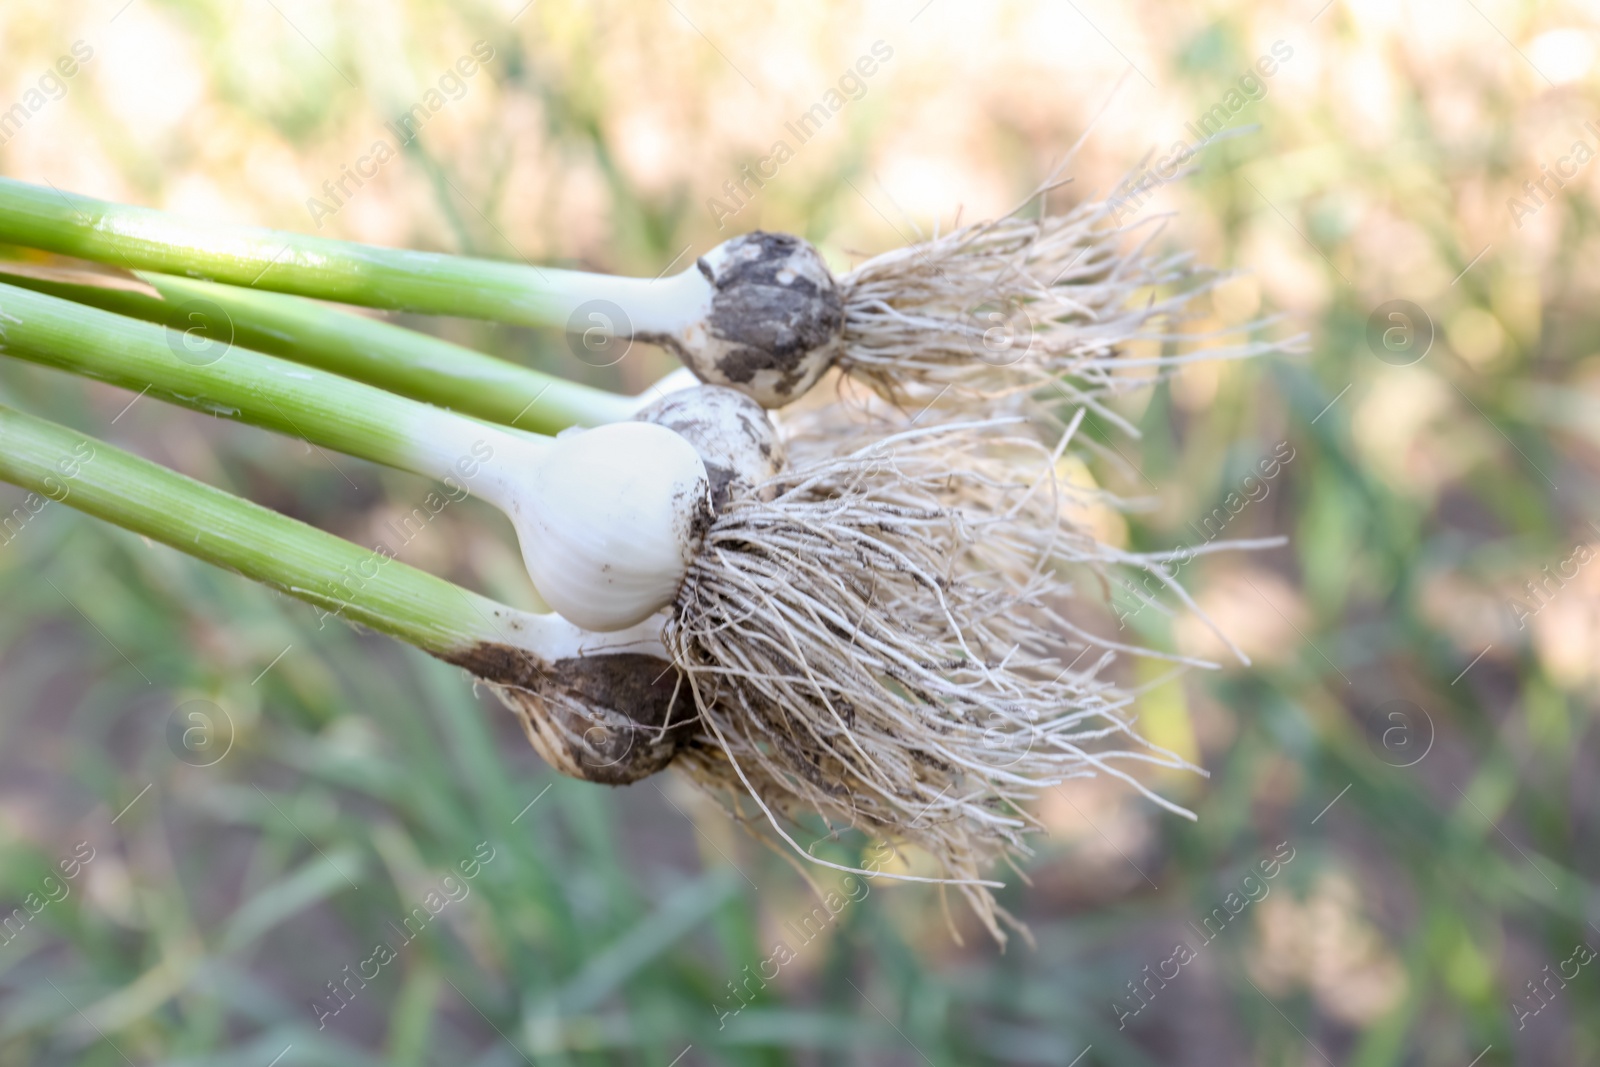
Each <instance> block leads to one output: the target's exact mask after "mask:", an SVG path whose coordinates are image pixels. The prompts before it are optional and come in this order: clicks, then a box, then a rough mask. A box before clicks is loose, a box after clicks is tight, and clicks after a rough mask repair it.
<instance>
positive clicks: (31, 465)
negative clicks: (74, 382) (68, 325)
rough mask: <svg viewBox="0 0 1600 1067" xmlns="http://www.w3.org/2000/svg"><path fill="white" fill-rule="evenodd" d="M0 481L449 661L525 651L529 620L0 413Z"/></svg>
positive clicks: (100, 446)
mask: <svg viewBox="0 0 1600 1067" xmlns="http://www.w3.org/2000/svg"><path fill="white" fill-rule="evenodd" d="M0 481H6V482H10V483H12V484H14V485H18V486H21V487H22V488H24V489H29V490H32V491H33V492H35V493H37V494H39V495H40V496H42V497H45V498H48V499H50V500H53V501H56V502H57V503H62V504H66V505H67V506H69V507H72V508H76V509H77V510H79V511H82V512H84V513H86V514H88V515H93V516H95V517H96V518H100V519H104V520H106V521H108V522H111V523H114V524H116V525H118V526H121V527H123V528H124V529H128V530H132V531H134V532H135V533H138V534H143V535H144V536H145V537H148V538H150V539H151V540H153V541H160V542H162V543H163V544H167V545H171V546H172V547H173V548H176V549H178V550H179V551H181V552H186V553H188V554H189V555H191V556H194V557H196V558H197V559H202V560H205V561H206V562H208V563H214V564H216V565H217V566H219V567H225V568H227V569H229V570H231V571H235V572H237V573H239V574H242V575H244V576H245V577H246V578H250V579H252V580H254V581H257V582H261V583H262V584H264V585H268V586H271V587H272V588H274V589H276V590H278V591H279V592H282V593H286V594H288V595H289V596H292V597H296V598H298V599H300V600H303V601H305V602H306V603H308V604H312V605H315V606H316V607H318V608H320V609H321V611H322V613H323V614H322V617H323V618H324V620H325V619H326V618H328V617H330V616H336V617H341V618H344V619H345V620H347V621H349V622H354V623H360V624H361V625H363V626H367V627H370V628H372V629H374V630H379V631H381V632H383V633H386V634H391V635H393V636H394V637H398V638H400V639H401V640H402V641H406V642H408V643H410V644H413V645H416V646H417V647H418V648H421V649H424V650H426V651H428V652H431V653H433V654H435V655H438V656H441V657H443V658H446V659H452V658H454V659H460V658H462V656H463V655H464V654H466V653H468V652H469V651H470V650H471V649H473V648H474V647H475V646H478V645H480V644H482V643H485V642H489V643H521V642H516V641H515V639H514V638H513V639H512V641H510V642H508V638H507V635H508V634H512V635H516V634H525V633H528V632H530V631H533V630H537V628H538V626H539V617H538V616H529V615H527V614H526V613H524V612H519V611H517V610H515V609H513V608H509V607H506V606H505V605H503V604H498V603H496V602H495V601H493V600H489V599H487V598H486V597H482V596H479V595H478V594H476V593H472V592H468V591H467V590H465V589H462V588H460V587H459V586H456V585H452V584H451V583H450V582H447V581H445V580H444V579H442V578H436V577H434V576H433V575H431V574H427V573H426V572H424V571H419V570H417V569H415V568H414V567H408V566H407V565H406V564H404V563H401V562H399V561H398V560H395V559H392V558H389V557H388V556H386V555H384V554H383V553H381V552H379V551H375V550H369V549H365V548H362V547H360V546H359V545H355V544H351V543H350V542H349V541H345V540H343V539H342V538H339V537H335V536H334V535H332V534H329V533H324V532H322V531H321V530H317V529H314V528H312V527H310V526H307V525H305V524H304V523H301V522H297V521H296V520H294V519H291V518H288V517H286V516H283V515H279V514H278V513H277V512H275V511H271V510H269V509H267V508H264V507H261V506H259V505H257V504H252V503H250V502H249V501H246V500H241V499H239V498H238V497H235V496H232V495H230V494H228V493H225V492H223V491H222V490H220V489H215V488H213V487H211V486H208V485H204V484H202V483H200V482H196V481H194V480H193V479H191V478H187V477H185V476H183V475H181V474H178V473H177V472H175V471H170V470H167V469H166V468H164V467H161V466H158V465H157V464H154V463H151V462H150V461H149V460H145V459H140V458H139V457H137V456H133V455H130V454H129V453H127V452H124V451H122V450H121V449H118V448H115V447H113V446H111V445H108V444H106V443H105V442H103V441H99V440H96V439H95V438H92V437H87V436H85V435H84V434H81V433H78V432H77V431H75V430H70V429H68V428H66V427H64V426H58V425H56V424H55V423H51V422H46V421H45V420H43V419H38V418H34V417H33V416H30V415H25V414H23V413H21V412H18V411H14V410H12V409H10V408H6V407H0Z"/></svg>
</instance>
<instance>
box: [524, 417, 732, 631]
mask: <svg viewBox="0 0 1600 1067" xmlns="http://www.w3.org/2000/svg"><path fill="white" fill-rule="evenodd" d="M502 477H503V478H504V479H505V482H504V484H505V487H506V491H504V492H503V493H500V494H497V495H499V496H500V497H501V499H500V500H499V501H498V503H499V504H500V506H501V508H502V510H504V511H505V512H506V513H507V515H509V516H510V518H511V520H512V523H513V524H514V525H515V526H516V528H517V536H518V539H519V540H520V541H521V542H522V556H523V559H524V561H525V562H526V563H527V567H528V574H529V576H530V577H531V578H532V579H533V584H534V586H535V587H536V588H537V589H538V590H539V595H540V596H541V597H543V598H544V600H545V602H546V603H548V604H549V605H550V607H552V608H553V609H555V611H556V612H557V613H558V614H560V615H561V617H562V618H564V619H566V620H568V621H569V622H571V623H573V624H575V625H577V626H580V627H582V628H583V629H585V630H593V631H598V632H607V631H613V630H621V629H623V628H625V627H628V626H632V625H634V624H635V623H639V622H642V621H643V620H645V619H647V618H649V617H650V616H651V615H653V614H655V613H656V612H658V611H660V610H661V609H662V608H664V607H666V606H667V605H668V604H670V603H671V602H672V599H673V597H674V596H676V595H677V592H678V587H679V586H680V585H682V584H683V578H684V575H685V574H686V573H687V572H688V567H689V562H690V560H691V559H692V558H693V556H694V552H695V550H696V547H697V546H698V543H699V538H700V534H701V533H702V532H703V528H704V525H705V524H706V523H708V522H709V521H710V510H709V504H708V499H709V497H708V488H709V481H708V479H707V476H706V468H705V464H704V463H702V462H701V460H700V456H699V454H698V453H697V452H696V451H695V449H694V446H693V445H691V444H690V443H689V442H688V441H686V440H684V439H683V438H682V437H680V436H679V435H678V434H676V433H673V432H672V431H671V430H669V429H667V428H666V427H664V426H657V425H654V424H652V423H647V422H623V423H615V424H612V425H609V426H597V427H595V428H593V429H589V430H584V431H582V432H579V433H571V434H563V435H562V436H561V437H559V438H557V439H555V440H554V441H551V442H549V443H548V444H547V445H545V446H544V447H542V448H540V449H538V450H537V452H536V453H534V454H533V455H532V456H531V461H529V462H527V463H526V464H525V466H524V467H523V469H522V470H520V471H516V472H514V473H513V472H510V471H505V472H503V474H502Z"/></svg>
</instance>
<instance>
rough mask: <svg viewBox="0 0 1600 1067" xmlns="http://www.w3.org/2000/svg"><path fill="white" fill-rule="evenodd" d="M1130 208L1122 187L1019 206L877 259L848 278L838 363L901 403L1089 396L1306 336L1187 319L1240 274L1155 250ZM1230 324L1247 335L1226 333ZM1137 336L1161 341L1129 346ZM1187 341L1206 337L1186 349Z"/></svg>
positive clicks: (1081, 399) (1088, 399) (1071, 402)
mask: <svg viewBox="0 0 1600 1067" xmlns="http://www.w3.org/2000/svg"><path fill="white" fill-rule="evenodd" d="M1031 199H1032V198H1031V197H1030V201H1031ZM1019 210H1020V209H1019ZM1118 210H1119V202H1118V201H1116V200H1115V199H1113V200H1107V201H1088V202H1085V203H1082V204H1080V205H1078V206H1077V207H1076V208H1075V209H1073V210H1072V211H1070V212H1068V213H1067V214H1064V215H1053V216H1047V217H1044V218H1037V219H1036V218H1021V217H1018V216H1017V215H1016V214H1012V215H1010V216H1007V217H1005V218H1001V219H998V220H993V221H989V222H983V223H978V224H975V225H971V226H966V227H963V228H961V229H958V230H955V231H953V232H951V233H948V234H945V235H943V236H940V237H935V238H934V239H933V240H931V241H926V242H923V243H921V244H917V245H912V246H910V247H906V248H901V249H898V250H896V251H893V252H889V253H887V254H885V255H881V256H877V257H875V258H873V259H870V260H868V261H867V262H865V263H863V264H862V265H861V266H860V267H858V268H856V269H855V270H854V271H852V272H851V273H850V274H848V275H847V276H845V277H844V278H843V279H841V285H842V287H843V289H844V293H845V328H844V346H843V350H842V351H841V353H840V355H839V366H840V367H841V369H843V370H845V371H847V372H849V373H851V374H853V375H856V376H859V377H861V378H863V379H865V380H866V381H868V382H869V383H871V384H872V386H873V388H874V389H876V390H877V391H878V392H879V393H880V394H882V395H883V396H884V397H885V398H886V399H889V400H891V401H893V402H896V403H907V402H918V401H921V400H924V398H926V397H929V396H932V395H934V394H940V395H943V394H945V393H946V392H948V393H949V394H950V395H951V398H952V399H953V401H954V402H959V401H961V400H963V399H966V400H970V399H971V398H972V397H974V396H983V397H989V398H992V397H996V396H1007V395H1013V394H1016V393H1019V392H1021V393H1028V394H1036V395H1037V398H1038V399H1042V400H1044V401H1046V402H1059V403H1064V404H1066V405H1068V406H1076V405H1080V404H1084V403H1092V402H1093V401H1094V399H1095V398H1097V397H1100V396H1104V395H1108V394H1111V393H1115V392H1118V391H1119V390H1121V389H1124V388H1132V387H1136V386H1139V385H1144V384H1148V375H1149V374H1154V373H1159V372H1161V371H1162V370H1170V369H1171V368H1174V367H1176V366H1177V365H1178V364H1180V363H1182V362H1184V361H1185V360H1187V359H1198V358H1205V359H1229V358H1244V357H1247V356H1252V355H1257V354H1260V353H1264V352H1269V351H1273V350H1276V349H1282V348H1285V347H1287V346H1288V345H1291V344H1293V342H1283V343H1270V342H1253V341H1244V340H1237V335H1243V334H1246V333H1247V332H1248V331H1250V330H1252V329H1255V328H1256V327H1259V326H1262V325H1265V324H1264V323H1253V324H1251V325H1250V326H1246V327H1239V328H1237V329H1236V330H1234V331H1224V332H1223V333H1220V334H1216V335H1202V334H1191V333H1186V332H1185V329H1184V323H1185V322H1186V321H1187V320H1189V319H1192V318H1194V317H1195V312H1194V301H1195V298H1196V297H1197V296H1199V295H1200V294H1202V293H1204V292H1206V291H1208V290H1210V289H1211V288H1213V287H1215V286H1216V285H1217V284H1218V283H1219V282H1221V281H1224V280H1226V278H1227V277H1228V275H1226V274H1223V273H1220V272H1217V271H1211V270H1207V269H1204V268H1201V267H1198V266H1197V265H1195V264H1194V262H1193V261H1192V259H1191V258H1190V257H1189V256H1188V255H1187V254H1174V255H1168V254H1162V253H1159V252H1156V251H1154V250H1153V249H1152V247H1151V245H1152V243H1153V240H1154V237H1155V232H1156V231H1155V230H1153V229H1152V230H1151V231H1149V232H1148V233H1147V235H1146V236H1144V237H1143V238H1139V239H1135V238H1134V237H1133V236H1132V234H1133V231H1134V229H1135V227H1130V226H1122V225H1119V224H1118V222H1117V217H1118ZM1229 332H1232V333H1233V334H1235V335H1236V341H1235V343H1230V344H1221V343H1219V339H1220V338H1223V337H1225V336H1227V333H1229ZM1136 342H1137V343H1140V345H1141V347H1144V348H1148V349H1149V350H1150V352H1151V353H1152V354H1151V355H1150V356H1149V357H1142V356H1136V355H1132V354H1130V353H1129V352H1127V351H1126V348H1127V346H1129V345H1130V344H1131V343H1136ZM1201 346H1209V347H1204V349H1203V350H1200V349H1201ZM1186 348H1187V349H1195V351H1194V352H1192V353H1191V354H1189V355H1187V356H1186V355H1183V354H1173V352H1174V350H1182V349H1186ZM1130 370H1131V371H1134V372H1135V374H1134V375H1133V376H1115V377H1114V374H1115V373H1116V372H1117V371H1122V372H1127V371H1130ZM952 387H953V388H952Z"/></svg>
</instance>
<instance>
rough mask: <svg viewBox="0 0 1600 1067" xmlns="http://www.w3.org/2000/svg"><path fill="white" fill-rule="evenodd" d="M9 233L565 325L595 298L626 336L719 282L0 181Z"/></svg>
mask: <svg viewBox="0 0 1600 1067" xmlns="http://www.w3.org/2000/svg"><path fill="white" fill-rule="evenodd" d="M0 241H4V242H9V243H11V244H17V245H23V246H26V247H30V248H40V249H45V250H47V251H50V252H56V253H60V254H61V255H68V256H77V257H79V258H82V259H91V260H95V261H96V262H99V263H107V264H110V265H112V266H116V267H122V268H125V269H127V270H149V271H159V272H161V273H163V274H182V275H187V276H189V277H194V278H206V279H209V280H211V281H217V282H224V283H227V284H229V285H239V286H245V287H247V288H255V289H268V290H272V291H275V292H280V293H294V294H296V295H299V296H313V297H319V298H321V299H324V300H334V301H338V302H340V303H345V304H360V305H364V306H367V307H378V308H388V309H391V310H396V311H414V312H419V313H422V314H429V315H460V316H465V317H468V318H479V319H492V320H495V321H500V322H510V323H517V324H520V325H525V326H554V327H558V328H565V327H567V326H568V325H569V323H571V322H572V321H573V317H574V315H575V314H576V313H578V312H579V310H580V308H581V307H582V306H583V305H585V304H586V303H590V302H593V301H596V300H600V301H608V302H610V303H612V304H614V305H617V306H618V307H619V308H620V310H621V312H622V321H620V322H619V321H615V320H616V316H614V315H611V314H608V313H607V312H606V311H605V310H604V309H602V310H601V311H600V313H599V314H600V317H599V318H598V319H593V318H591V317H590V316H589V315H588V314H587V313H585V314H584V315H582V316H580V317H581V318H582V322H581V324H580V327H581V328H582V329H587V328H589V327H590V326H591V325H598V326H600V327H601V328H602V329H603V330H604V331H605V332H607V333H609V334H613V335H615V336H619V337H630V336H635V335H642V334H651V333H676V332H678V331H679V330H681V329H683V328H685V327H686V326H687V325H689V324H691V323H693V322H695V321H698V319H699V317H700V316H701V315H702V314H703V311H704V305H705V302H706V301H707V300H708V299H709V293H710V288H709V283H707V282H706V280H705V279H704V278H703V277H701V275H700V272H699V271H698V270H697V269H695V267H693V266H690V267H689V268H688V269H687V270H685V271H683V272H682V273H680V274H676V275H673V276H672V277H670V278H662V279H659V280H651V279H648V278H618V277H612V276H609V275H603V274H589V273H585V272H583V271H571V270H560V269H558V268H555V267H536V266H532V265H522V264H516V263H504V262H499V261H495V260H485V259H470V258H467V257H463V256H449V255H442V254H439V253H434V252H412V251H407V250H404V249H394V248H380V247H377V246H375V245H363V244H355V243H353V242H347V241H334V240H329V239H328V238H324V237H311V236H308V235H304V234H296V233H287V232H283V231H279V230H267V229H260V228H256V227H248V226H229V225H223V224H220V223H209V222H199V221H196V220H193V219H185V218H182V217H180V216H177V215H169V214H166V213H165V212H160V211H154V210H151V209H150V208H141V207H130V206H127V205H122V204H113V203H109V202H107V201H103V200H93V199H90V198H88V197H84V196H78V195H77V194H72V193H64V192H61V191H59V190H56V189H53V188H50V189H46V188H41V187H39V186H36V185H28V184H27V183H25V182H19V181H13V180H11V179H0Z"/></svg>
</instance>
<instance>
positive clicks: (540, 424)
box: [0, 264, 639, 434]
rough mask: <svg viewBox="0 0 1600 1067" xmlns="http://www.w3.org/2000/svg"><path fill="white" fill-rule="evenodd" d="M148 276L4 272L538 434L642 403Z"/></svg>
mask: <svg viewBox="0 0 1600 1067" xmlns="http://www.w3.org/2000/svg"><path fill="white" fill-rule="evenodd" d="M139 277H140V279H141V280H142V281H144V282H145V283H146V284H147V285H148V286H149V288H148V289H146V288H143V287H140V286H138V285H137V284H136V283H134V282H132V281H126V282H124V281H122V280H120V279H117V278H115V277H111V276H107V275H104V274H95V273H90V272H88V271H70V270H50V269H37V268H29V267H24V266H21V265H17V264H0V278H3V280H4V281H5V282H6V283H8V284H11V285H16V286H20V287H22V288H26V289H32V290H34V291H35V292H42V293H48V294H50V295H52V296H56V297H60V298H62V299H65V300H71V301H74V302H76V303H79V304H87V305H89V306H90V307H97V308H100V309H102V310H105V311H112V312H115V313H117V314H119V315H126V316H130V317H133V318H138V319H143V320H145V321H146V322H155V323H160V324H161V325H164V326H169V327H171V328H173V329H176V330H180V331H197V330H198V331H201V332H203V333H204V334H205V335H206V336H208V337H212V338H219V339H222V340H227V339H229V338H231V340H232V343H233V344H236V345H239V346H240V347H242V348H248V349H252V350H254V351H257V352H266V353H270V354H272V355H275V356H282V357H283V358H285V359H292V360H294V361H295V362H297V363H304V364H306V365H307V366H312V367H318V368H321V369H322V370H325V371H329V372H331V373H334V374H338V375H341V376H343V377H346V378H352V379H354V380H356V381H360V382H366V383H367V384H369V385H375V386H378V387H379V388H381V389H385V390H387V391H389V392H392V393H398V394H399V395H401V396H406V397H410V398H411V399H413V400H421V401H425V402H427V403H431V404H437V405H439V406H440V407H446V408H450V409H452V410H455V411H459V412H462V413H464V414H467V415H472V416H475V417H477V418H481V419H486V420H488V421H490V422H497V423H501V424H503V425H507V426H517V427H520V428H522V429H525V430H533V431H535V432H537V433H546V434H553V433H558V432H560V431H561V430H564V429H566V428H567V427H569V426H598V425H601V424H603V423H608V422H620V421H622V420H624V419H628V418H631V417H632V416H633V413H634V412H635V410H637V408H638V406H639V401H638V400H636V399H634V398H631V397H623V396H617V395H616V394H614V393H609V392H606V391H605V390H603V389H595V388H593V387H591V386H586V385H579V384H577V383H576V382H569V381H567V380H566V379H564V378H558V377H556V376H554V375H550V374H543V373H540V372H539V371H536V370H532V369H530V368H528V367H522V366H518V365H517V364H515V363H511V362H509V361H507V360H503V359H496V358H494V357H493V356H486V355H484V354H482V353H481V352H475V351H473V350H472V349H470V348H464V347H462V346H461V345H455V344H451V343H450V342H448V341H443V340H440V339H439V338H437V337H431V336H429V335H428V334H424V333H418V332H416V331H414V330H407V329H405V328H403V327H400V326H395V325H393V324H391V323H387V322H380V321H378V320H376V319H372V318H368V317H366V316H364V315H357V314H353V313H351V312H348V311H343V310H340V309H338V308H333V307H329V306H327V305H324V304H319V303H316V302H314V301H310V300H305V299H302V298H299V297H293V296H284V295H282V294H280V293H267V292H262V291H260V290H256V289H239V288H235V287H233V286H228V285H216V284H213V283H211V282H202V281H194V280H192V279H187V278H174V277H172V276H170V275H165V274H155V273H141V274H140V275H139ZM152 290H153V291H152ZM218 312H220V315H219V314H218Z"/></svg>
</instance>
